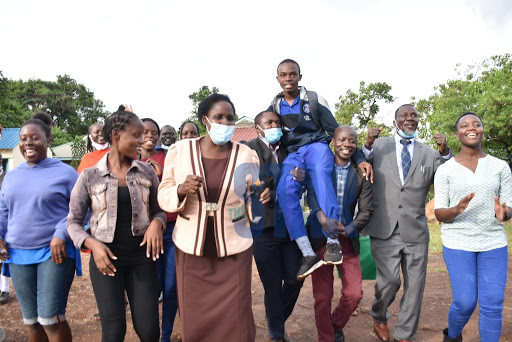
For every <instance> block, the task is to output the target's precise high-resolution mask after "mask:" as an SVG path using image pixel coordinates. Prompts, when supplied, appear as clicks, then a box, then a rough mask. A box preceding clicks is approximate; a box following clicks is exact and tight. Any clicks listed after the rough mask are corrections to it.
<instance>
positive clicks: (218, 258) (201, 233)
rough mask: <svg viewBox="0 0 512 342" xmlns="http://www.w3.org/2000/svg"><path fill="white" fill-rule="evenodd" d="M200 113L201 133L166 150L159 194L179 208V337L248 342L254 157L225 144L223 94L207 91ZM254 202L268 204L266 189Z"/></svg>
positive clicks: (229, 131) (228, 129)
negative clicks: (201, 134)
mask: <svg viewBox="0 0 512 342" xmlns="http://www.w3.org/2000/svg"><path fill="white" fill-rule="evenodd" d="M198 117H199V121H200V122H201V123H202V124H203V125H205V126H206V129H207V134H206V136H204V137H200V138H197V139H187V140H182V141H179V142H177V143H176V144H174V145H172V146H171V147H170V148H169V151H168V153H167V157H166V161H165V168H164V174H163V177H162V182H161V184H160V188H159V192H158V201H159V203H160V205H161V207H162V209H163V210H165V211H168V212H177V213H178V219H177V221H176V227H175V229H174V232H173V241H174V243H175V245H176V276H177V286H178V302H179V306H180V316H181V322H182V334H183V340H184V341H185V342H186V341H194V342H201V341H224V342H230V341H233V342H240V341H248V342H250V341H254V339H255V332H256V328H255V325H254V319H253V315H252V309H251V300H252V299H251V272H252V267H251V263H252V235H251V230H250V224H251V222H252V221H257V220H258V219H260V217H259V216H260V215H259V213H258V214H255V216H254V217H253V215H252V210H251V205H250V204H251V196H250V192H249V191H248V189H250V187H251V186H254V185H256V186H258V185H259V184H260V183H259V181H258V175H259V161H258V156H257V154H256V152H254V151H253V150H251V149H250V148H249V147H247V146H245V145H241V144H238V143H235V142H232V141H230V139H231V137H232V135H233V131H234V125H235V108H234V106H233V103H232V102H231V100H230V99H229V97H228V96H226V95H221V94H213V95H210V96H208V97H207V98H206V99H205V100H203V101H202V102H201V103H200V105H199V108H198ZM252 198H253V199H252V200H253V201H254V200H258V199H257V198H255V197H254V196H252ZM259 200H260V201H261V202H262V203H266V202H268V200H269V191H268V189H265V191H264V192H263V193H262V194H261V195H260V197H259ZM261 214H262V213H261ZM261 216H262V215H261Z"/></svg>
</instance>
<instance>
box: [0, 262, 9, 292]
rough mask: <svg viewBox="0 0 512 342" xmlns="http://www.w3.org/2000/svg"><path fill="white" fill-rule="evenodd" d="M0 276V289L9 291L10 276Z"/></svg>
mask: <svg viewBox="0 0 512 342" xmlns="http://www.w3.org/2000/svg"><path fill="white" fill-rule="evenodd" d="M0 268H1V267H0ZM0 278H1V281H0V291H2V292H9V277H6V276H4V275H2V276H1V277H0Z"/></svg>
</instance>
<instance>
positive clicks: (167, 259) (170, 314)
mask: <svg viewBox="0 0 512 342" xmlns="http://www.w3.org/2000/svg"><path fill="white" fill-rule="evenodd" d="M175 223H176V222H169V223H167V229H166V230H165V233H164V254H163V255H161V256H160V258H159V259H158V261H157V266H158V283H159V285H160V291H163V293H164V302H163V304H162V336H161V339H160V340H161V342H170V341H171V334H172V328H173V326H174V318H175V317H176V311H177V310H178V296H177V294H176V262H175V260H174V242H173V241H172V231H173V230H174V225H175Z"/></svg>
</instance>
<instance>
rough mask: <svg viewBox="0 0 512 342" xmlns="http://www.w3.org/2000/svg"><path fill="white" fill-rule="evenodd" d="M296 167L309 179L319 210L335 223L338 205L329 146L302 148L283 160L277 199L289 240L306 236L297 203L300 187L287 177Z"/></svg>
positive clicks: (313, 144)
mask: <svg viewBox="0 0 512 342" xmlns="http://www.w3.org/2000/svg"><path fill="white" fill-rule="evenodd" d="M297 166H298V167H300V168H302V169H304V170H306V172H307V174H308V177H309V179H311V182H312V185H313V187H314V189H315V193H316V198H317V200H318V205H319V206H320V209H322V211H323V212H324V214H325V215H327V216H328V217H330V218H332V219H336V220H338V219H339V218H338V216H339V214H338V201H337V199H336V191H335V190H334V187H333V185H332V178H331V173H332V170H333V167H334V155H333V154H332V152H331V149H330V148H329V145H328V144H327V143H326V142H315V143H312V144H309V145H305V146H302V147H301V148H299V149H298V150H297V151H296V152H293V153H290V154H289V155H288V157H286V159H285V160H284V162H283V165H282V167H281V176H280V178H279V184H278V185H277V198H278V201H279V205H280V206H281V209H282V210H283V216H284V221H285V223H286V227H287V228H288V233H290V238H291V239H292V240H295V239H297V238H299V237H301V236H307V232H306V226H305V225H304V218H303V216H302V208H301V207H300V203H299V200H300V191H301V187H302V184H300V183H299V182H297V181H295V180H294V179H293V176H292V175H291V174H290V172H291V171H293V170H294V169H295V167H297Z"/></svg>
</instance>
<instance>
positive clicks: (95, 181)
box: [67, 153, 166, 248]
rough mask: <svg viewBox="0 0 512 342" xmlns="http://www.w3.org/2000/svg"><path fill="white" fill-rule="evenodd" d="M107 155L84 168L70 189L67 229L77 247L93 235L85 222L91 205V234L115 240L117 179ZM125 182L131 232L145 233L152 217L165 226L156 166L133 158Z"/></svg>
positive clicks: (103, 240) (135, 234)
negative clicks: (130, 213) (129, 205)
mask: <svg viewBox="0 0 512 342" xmlns="http://www.w3.org/2000/svg"><path fill="white" fill-rule="evenodd" d="M108 155H109V153H107V154H106V155H105V156H104V157H103V158H102V159H101V160H100V161H99V162H98V163H97V164H96V165H95V166H93V167H90V168H88V169H86V170H84V171H83V172H82V173H81V174H80V176H79V177H78V180H77V182H76V185H75V187H74V188H73V191H72V192H71V199H70V202H69V215H68V220H67V229H68V233H69V235H70V237H71V239H72V240H73V243H74V244H75V246H76V247H77V248H81V247H82V244H83V243H84V241H85V239H86V238H88V237H90V235H89V234H88V233H87V232H86V231H85V230H84V228H83V226H82V222H83V220H84V218H85V216H86V214H87V211H88V210H89V209H90V214H91V216H90V226H91V235H92V237H94V238H95V239H96V240H99V241H101V242H105V243H110V242H112V241H113V240H114V233H115V229H116V222H117V188H118V180H117V178H116V177H115V176H114V175H113V174H112V173H111V172H110V170H109V169H108V166H107V158H108ZM126 182H127V185H128V190H129V192H130V197H131V202H132V220H131V221H132V227H131V228H132V234H133V235H134V236H141V235H144V233H145V232H146V229H147V228H148V226H149V223H150V220H151V218H152V219H155V220H160V221H161V222H162V224H163V226H164V227H165V222H166V217H165V212H164V211H162V210H161V209H160V207H159V206H158V201H157V191H158V185H159V181H158V177H157V175H156V172H155V170H154V169H153V167H152V166H151V165H149V164H147V163H142V162H140V161H138V160H134V161H133V162H132V166H131V167H130V169H129V170H128V172H127V173H126Z"/></svg>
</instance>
